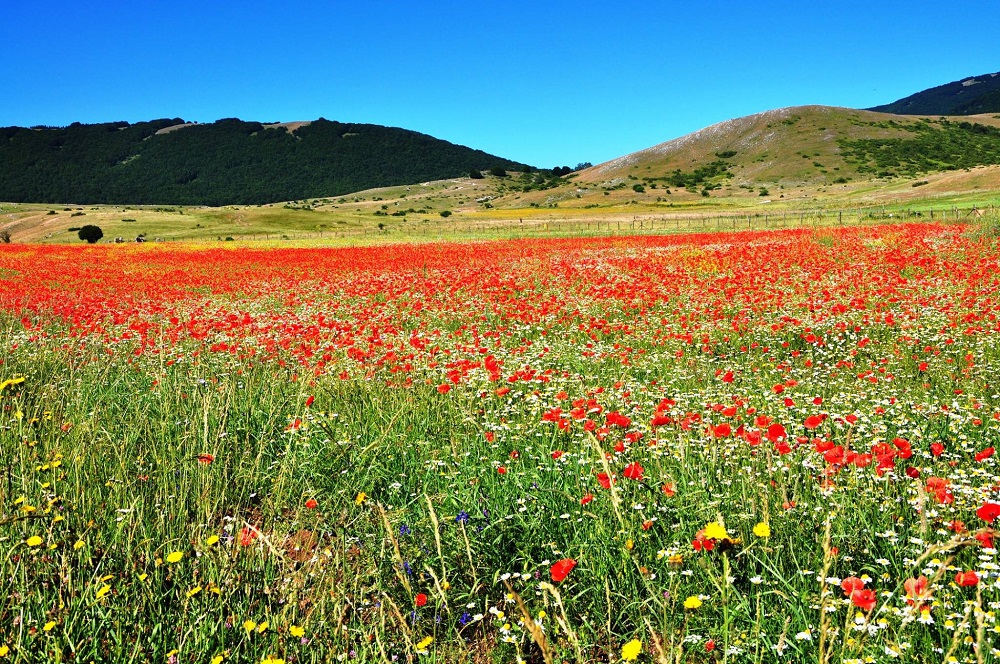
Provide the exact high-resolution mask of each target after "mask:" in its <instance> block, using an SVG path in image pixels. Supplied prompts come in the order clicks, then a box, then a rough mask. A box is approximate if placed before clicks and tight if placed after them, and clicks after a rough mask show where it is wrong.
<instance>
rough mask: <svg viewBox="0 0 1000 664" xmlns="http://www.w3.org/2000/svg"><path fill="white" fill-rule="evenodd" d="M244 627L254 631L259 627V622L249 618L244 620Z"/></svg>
mask: <svg viewBox="0 0 1000 664" xmlns="http://www.w3.org/2000/svg"><path fill="white" fill-rule="evenodd" d="M243 629H245V630H246V631H248V632H252V631H254V630H255V629H257V623H256V622H254V621H253V620H250V619H249V618H247V619H246V620H244V621H243Z"/></svg>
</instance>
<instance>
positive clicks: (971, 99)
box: [867, 73, 1000, 115]
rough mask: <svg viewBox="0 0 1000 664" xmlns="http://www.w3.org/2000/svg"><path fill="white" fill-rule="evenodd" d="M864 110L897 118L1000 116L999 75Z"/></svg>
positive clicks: (926, 91) (936, 88)
mask: <svg viewBox="0 0 1000 664" xmlns="http://www.w3.org/2000/svg"><path fill="white" fill-rule="evenodd" d="M867 110H869V111H879V112H882V113H896V114H898V115H976V114H978V113H1000V73H993V74H983V75H982V76H973V77H972V78H966V79H962V80H961V81H952V82H951V83H946V84H944V85H939V86H937V87H933V88H928V89H927V90H922V91H920V92H918V93H916V94H913V95H910V96H909V97H905V98H903V99H899V100H897V101H894V102H892V103H891V104H884V105H882V106H874V107H872V108H869V109H867Z"/></svg>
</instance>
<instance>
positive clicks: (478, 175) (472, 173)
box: [469, 168, 483, 180]
mask: <svg viewBox="0 0 1000 664" xmlns="http://www.w3.org/2000/svg"><path fill="white" fill-rule="evenodd" d="M469 177H470V178H472V179H473V180H482V179H483V174H482V173H481V172H480V171H479V169H478V168H473V169H472V170H471V171H469Z"/></svg>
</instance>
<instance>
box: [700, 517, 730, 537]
mask: <svg viewBox="0 0 1000 664" xmlns="http://www.w3.org/2000/svg"><path fill="white" fill-rule="evenodd" d="M705 537H706V538H707V539H714V540H724V539H729V533H727V532H726V528H725V526H723V525H722V524H721V523H719V522H718V521H712V522H711V523H709V524H707V525H706V526H705Z"/></svg>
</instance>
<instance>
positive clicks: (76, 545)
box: [73, 540, 83, 551]
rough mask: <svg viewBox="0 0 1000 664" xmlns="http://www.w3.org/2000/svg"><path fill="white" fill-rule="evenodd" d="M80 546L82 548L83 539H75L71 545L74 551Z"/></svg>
mask: <svg viewBox="0 0 1000 664" xmlns="http://www.w3.org/2000/svg"><path fill="white" fill-rule="evenodd" d="M82 548H83V540H77V541H76V544H74V545H73V549H74V550H75V551H79V550H80V549H82Z"/></svg>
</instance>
